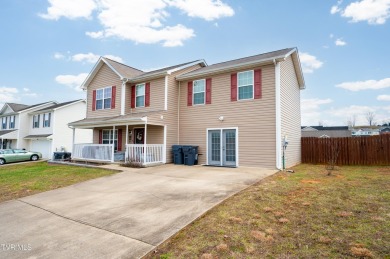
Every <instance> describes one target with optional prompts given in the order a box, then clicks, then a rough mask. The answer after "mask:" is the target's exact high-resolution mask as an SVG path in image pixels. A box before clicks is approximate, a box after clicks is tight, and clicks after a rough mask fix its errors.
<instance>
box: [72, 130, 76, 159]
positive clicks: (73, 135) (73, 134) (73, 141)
mask: <svg viewBox="0 0 390 259" xmlns="http://www.w3.org/2000/svg"><path fill="white" fill-rule="evenodd" d="M75 131H76V129H75V128H72V153H74V143H75Z"/></svg>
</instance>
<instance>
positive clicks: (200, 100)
mask: <svg viewBox="0 0 390 259" xmlns="http://www.w3.org/2000/svg"><path fill="white" fill-rule="evenodd" d="M205 85H206V80H204V79H201V80H195V81H194V86H193V87H194V90H193V100H194V101H193V104H194V105H197V104H204V99H205V98H204V97H205Z"/></svg>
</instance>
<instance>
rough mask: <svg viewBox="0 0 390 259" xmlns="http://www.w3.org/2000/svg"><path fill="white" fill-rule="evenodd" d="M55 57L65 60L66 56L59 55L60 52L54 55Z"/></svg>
mask: <svg viewBox="0 0 390 259" xmlns="http://www.w3.org/2000/svg"><path fill="white" fill-rule="evenodd" d="M53 57H54V58H55V59H64V58H65V56H64V54H62V53H59V52H56V53H54V56H53Z"/></svg>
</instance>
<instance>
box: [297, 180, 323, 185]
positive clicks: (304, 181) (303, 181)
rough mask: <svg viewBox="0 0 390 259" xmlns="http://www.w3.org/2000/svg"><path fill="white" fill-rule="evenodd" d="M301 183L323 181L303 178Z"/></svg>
mask: <svg viewBox="0 0 390 259" xmlns="http://www.w3.org/2000/svg"><path fill="white" fill-rule="evenodd" d="M301 183H314V184H317V183H321V181H320V180H302V181H301Z"/></svg>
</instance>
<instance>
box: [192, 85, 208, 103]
mask: <svg viewBox="0 0 390 259" xmlns="http://www.w3.org/2000/svg"><path fill="white" fill-rule="evenodd" d="M195 81H203V82H204V85H203V86H204V87H203V103H198V104H195ZM198 93H201V92H198ZM205 104H206V79H198V80H194V81H192V106H198V105H205Z"/></svg>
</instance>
